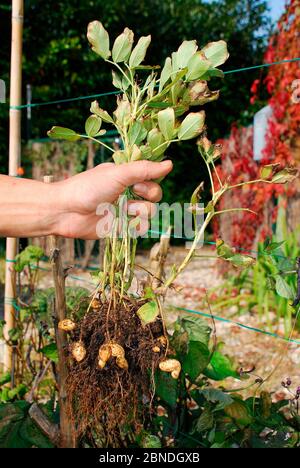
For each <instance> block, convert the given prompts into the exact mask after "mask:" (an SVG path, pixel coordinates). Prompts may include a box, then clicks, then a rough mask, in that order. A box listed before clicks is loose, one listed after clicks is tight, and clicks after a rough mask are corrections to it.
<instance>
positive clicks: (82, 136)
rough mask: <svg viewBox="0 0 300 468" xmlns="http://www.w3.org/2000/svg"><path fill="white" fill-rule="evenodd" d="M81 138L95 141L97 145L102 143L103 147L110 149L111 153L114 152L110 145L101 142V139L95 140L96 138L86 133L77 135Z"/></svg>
mask: <svg viewBox="0 0 300 468" xmlns="http://www.w3.org/2000/svg"><path fill="white" fill-rule="evenodd" d="M79 136H80V137H81V138H86V139H87V140H92V141H95V142H96V143H98V144H99V145H102V146H104V148H106V149H108V150H109V151H111V152H112V153H114V152H115V150H114V149H112V148H111V147H110V146H108V145H106V144H105V143H103V141H101V140H97V139H96V138H93V137H91V136H88V135H79Z"/></svg>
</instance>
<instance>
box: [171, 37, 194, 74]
mask: <svg viewBox="0 0 300 468" xmlns="http://www.w3.org/2000/svg"><path fill="white" fill-rule="evenodd" d="M197 50H198V45H197V42H196V41H183V43H182V44H181V46H180V47H179V49H178V51H177V56H176V58H177V66H178V67H179V68H185V67H186V66H187V64H188V62H189V60H190V59H191V58H192V57H193V55H195V53H196V52H197Z"/></svg>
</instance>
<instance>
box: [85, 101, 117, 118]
mask: <svg viewBox="0 0 300 468" xmlns="http://www.w3.org/2000/svg"><path fill="white" fill-rule="evenodd" d="M90 110H91V113H92V114H95V115H98V117H100V119H102V120H103V122H107V123H114V120H113V118H112V117H111V116H110V115H109V113H108V112H106V110H103V109H101V108H100V107H99V104H98V102H97V101H93V102H92V104H91V109H90Z"/></svg>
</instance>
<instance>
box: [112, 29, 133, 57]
mask: <svg viewBox="0 0 300 468" xmlns="http://www.w3.org/2000/svg"><path fill="white" fill-rule="evenodd" d="M133 38H134V34H133V32H132V31H131V30H130V29H128V28H125V29H124V31H123V33H122V34H120V36H118V37H117V39H116V40H115V42H114V45H113V49H112V58H113V61H114V62H116V63H118V62H126V61H127V60H128V59H129V57H130V54H131V49H132V45H133Z"/></svg>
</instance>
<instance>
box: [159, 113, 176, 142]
mask: <svg viewBox="0 0 300 468" xmlns="http://www.w3.org/2000/svg"><path fill="white" fill-rule="evenodd" d="M157 117H158V126H159V129H160V131H161V133H162V134H163V136H164V137H165V139H166V140H172V138H173V134H174V130H175V112H174V109H172V107H168V108H167V109H164V110H162V111H160V112H159V113H158V114H157Z"/></svg>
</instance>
